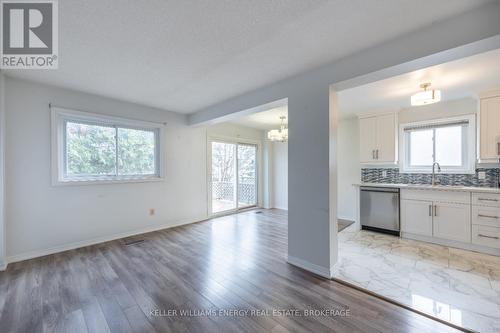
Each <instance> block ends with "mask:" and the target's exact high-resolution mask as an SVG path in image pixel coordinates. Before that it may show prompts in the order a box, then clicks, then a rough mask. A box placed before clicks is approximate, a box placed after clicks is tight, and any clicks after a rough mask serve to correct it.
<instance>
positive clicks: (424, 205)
mask: <svg viewBox="0 0 500 333" xmlns="http://www.w3.org/2000/svg"><path fill="white" fill-rule="evenodd" d="M401 231H402V232H406V233H410V234H416V235H423V236H429V237H431V236H432V201H417V200H401Z"/></svg>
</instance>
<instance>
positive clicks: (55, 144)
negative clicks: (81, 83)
mask: <svg viewBox="0 0 500 333" xmlns="http://www.w3.org/2000/svg"><path fill="white" fill-rule="evenodd" d="M50 117H51V175H52V186H68V185H100V184H123V183H144V182H152V181H163V180H164V179H165V174H166V171H165V166H166V161H165V141H166V136H165V127H166V125H165V124H164V123H155V122H148V121H142V120H133V119H128V118H121V117H114V116H109V115H104V114H98V113H90V112H84V111H78V110H70V109H65V108H60V107H54V106H50ZM68 119H70V120H76V121H78V120H80V121H83V122H91V123H96V122H97V123H99V124H107V125H113V126H119V127H125V128H127V127H130V128H137V129H144V130H154V131H155V132H156V135H157V139H156V143H157V145H158V147H157V153H158V160H157V161H155V163H157V168H158V174H157V175H146V176H119V177H116V176H110V177H95V178H94V177H84V178H82V179H78V178H64V175H63V170H64V158H63V156H64V152H63V149H64V121H65V120H68Z"/></svg>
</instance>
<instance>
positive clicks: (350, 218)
mask: <svg viewBox="0 0 500 333" xmlns="http://www.w3.org/2000/svg"><path fill="white" fill-rule="evenodd" d="M337 220H347V221H356V218H355V217H352V216H351V217H345V216H337Z"/></svg>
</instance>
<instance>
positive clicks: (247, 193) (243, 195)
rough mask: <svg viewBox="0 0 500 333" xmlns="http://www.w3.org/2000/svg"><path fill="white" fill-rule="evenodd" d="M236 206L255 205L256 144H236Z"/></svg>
mask: <svg viewBox="0 0 500 333" xmlns="http://www.w3.org/2000/svg"><path fill="white" fill-rule="evenodd" d="M237 150H238V208H245V207H250V206H255V205H257V146H255V145H247V144H238V149H237Z"/></svg>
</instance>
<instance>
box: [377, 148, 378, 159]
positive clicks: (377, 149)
mask: <svg viewBox="0 0 500 333" xmlns="http://www.w3.org/2000/svg"><path fill="white" fill-rule="evenodd" d="M377 160H378V149H377Z"/></svg>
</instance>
